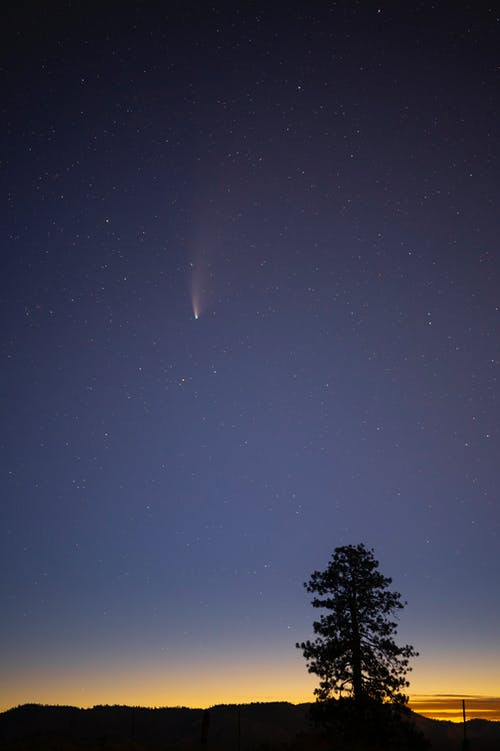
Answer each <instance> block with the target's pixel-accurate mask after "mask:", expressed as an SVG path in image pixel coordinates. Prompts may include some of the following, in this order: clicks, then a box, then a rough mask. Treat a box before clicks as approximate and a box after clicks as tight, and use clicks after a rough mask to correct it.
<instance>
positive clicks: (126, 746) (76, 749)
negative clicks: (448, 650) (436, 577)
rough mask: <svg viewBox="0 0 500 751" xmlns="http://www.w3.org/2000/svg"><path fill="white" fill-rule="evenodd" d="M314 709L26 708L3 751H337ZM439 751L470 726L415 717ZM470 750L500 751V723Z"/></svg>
mask: <svg viewBox="0 0 500 751" xmlns="http://www.w3.org/2000/svg"><path fill="white" fill-rule="evenodd" d="M309 708H310V705H309V704H300V705H293V704H288V703H286V702H277V703H268V704H260V703H258V704H244V705H241V706H240V707H238V706H236V705H227V706H226V705H223V706H217V707H212V708H211V709H210V710H209V711H208V712H206V711H205V710H202V709H186V708H183V707H177V708H168V709H144V708H141V707H121V706H104V707H94V708H92V709H77V708H75V707H60V706H57V707H51V706H43V705H38V704H26V705H23V706H21V707H16V708H15V709H10V710H8V711H7V712H3V713H0V751H35V750H36V751H49V750H50V751H101V750H102V751H194V750H195V749H196V750H197V751H198V749H200V751H329V750H330V749H334V747H333V745H332V743H330V744H327V743H326V742H325V741H324V740H323V739H322V737H321V734H320V732H319V731H318V730H316V729H315V728H314V727H313V726H311V724H310V722H309V719H308V718H309ZM412 719H413V721H414V722H415V725H416V726H417V728H418V729H419V730H421V731H422V732H423V733H424V735H425V736H426V738H427V739H428V740H429V741H430V743H431V748H432V749H433V751H461V749H462V740H463V726H462V725H457V724H454V723H451V722H442V721H437V720H430V719H427V718H425V717H421V716H419V715H415V714H412ZM467 737H468V740H469V749H470V751H493V750H495V751H498V749H500V722H488V721H487V720H471V721H469V722H468V723H467Z"/></svg>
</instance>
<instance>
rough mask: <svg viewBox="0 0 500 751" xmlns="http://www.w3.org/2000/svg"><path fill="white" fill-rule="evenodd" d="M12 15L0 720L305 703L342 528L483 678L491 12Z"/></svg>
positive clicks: (294, 8)
mask: <svg viewBox="0 0 500 751" xmlns="http://www.w3.org/2000/svg"><path fill="white" fill-rule="evenodd" d="M11 5H12V6H13V7H12V8H11V9H10V10H9V11H7V12H6V15H4V17H3V19H2V32H1V34H2V50H1V70H0V75H1V90H2V97H1V108H2V117H1V136H2V139H1V162H2V164H1V173H0V180H1V189H2V204H1V205H2V212H1V213H2V218H1V242H2V266H3V271H2V276H1V294H0V301H1V314H2V337H1V343H2V344H1V394H2V399H1V404H2V425H3V431H2V441H1V451H0V460H1V498H2V503H1V511H0V519H1V523H0V530H1V531H0V535H1V542H0V549H1V568H0V576H1V604H2V616H1V618H0V645H1V659H0V670H1V673H2V676H3V680H2V687H1V691H0V707H1V708H7V707H10V706H14V705H16V704H20V703H23V702H26V701H38V702H44V703H65V704H77V705H80V706H88V705H92V704H96V703H129V704H148V705H179V704H184V705H188V706H208V705H210V704H214V703H219V702H239V701H250V700H262V701H264V700H290V701H310V700H312V691H313V688H314V686H315V685H317V679H316V678H315V677H314V676H310V675H308V673H307V670H306V665H305V662H304V659H303V657H302V653H301V652H300V650H297V649H295V642H297V641H301V640H303V639H306V638H308V637H310V636H312V621H313V620H314V619H315V618H316V617H317V615H318V613H317V612H316V611H314V610H313V608H312V607H311V605H310V596H309V595H308V594H307V592H306V591H305V589H304V587H303V582H304V581H305V580H306V579H308V578H309V575H310V573H311V572H312V571H313V570H314V569H323V568H325V567H326V565H327V563H328V560H329V558H330V556H331V554H332V552H333V549H334V548H335V547H336V546H338V545H345V544H351V543H352V544H358V543H359V542H364V543H365V544H366V545H367V546H368V547H373V548H374V550H375V555H376V558H377V559H378V560H379V561H380V568H381V571H382V573H384V574H385V575H388V576H391V577H392V578H393V587H394V588H395V589H397V590H398V591H400V592H401V593H402V596H403V599H405V600H407V601H408V605H407V607H406V608H405V610H404V611H403V613H402V615H401V619H400V626H399V632H398V641H399V642H401V643H405V642H410V643H411V644H413V645H414V646H415V648H416V649H417V650H418V651H419V652H420V657H419V658H418V659H417V660H415V661H414V663H413V665H414V671H413V673H412V674H411V676H410V678H411V689H410V693H411V694H412V695H416V694H459V695H461V694H462V693H466V694H481V695H489V696H500V679H499V675H500V639H499V631H498V624H499V620H500V597H499V590H498V575H499V571H500V565H499V560H500V554H499V546H500V504H499V498H498V475H499V464H500V462H499V460H498V458H499V454H500V452H499V436H498V423H499V414H498V401H497V393H496V392H497V375H496V372H497V371H496V368H497V365H498V361H499V337H498V330H497V319H498V311H499V308H498V295H497V293H498V289H499V282H498V272H499V267H500V263H499V254H498V228H499V223H500V222H499V210H498V209H499V206H498V203H499V202H498V174H499V169H500V165H499V163H498V162H499V159H498V153H499V134H498V122H499V117H500V106H499V96H498V84H499V76H500V72H499V66H500V54H499V51H498V50H499V42H500V35H499V26H500V24H499V15H500V14H499V13H498V12H495V11H494V10H493V7H492V8H491V9H488V7H487V5H483V4H479V7H477V6H476V4H473V3H456V4H455V5H456V7H455V8H454V9H453V10H451V11H449V9H445V8H444V7H442V8H441V9H440V8H439V7H435V6H445V5H446V4H444V3H443V4H440V3H430V2H419V3H414V4H410V3H393V4H389V5H387V4H385V3H381V4H380V5H379V6H377V5H376V4H375V3H371V2H354V1H353V2H338V3H334V2H313V3H310V4H309V3H305V2H304V3H296V2H290V3H288V4H287V5H286V7H285V6H281V5H280V4H273V3H258V2H247V3H229V2H228V3H219V2H214V3H201V2H200V3H190V2H165V3H153V2H142V3H141V2H136V3H126V2H125V3H123V2H120V3H118V2H116V3H115V2H103V3H102V6H103V7H101V8H99V7H98V5H97V4H92V3H89V4H88V3H77V2H75V3H71V2H67V3H48V4H44V3H36V4H33V5H31V4H29V3H22V2H21V3H12V4H11ZM491 5H492V6H493V5H494V4H491ZM4 13H5V11H4Z"/></svg>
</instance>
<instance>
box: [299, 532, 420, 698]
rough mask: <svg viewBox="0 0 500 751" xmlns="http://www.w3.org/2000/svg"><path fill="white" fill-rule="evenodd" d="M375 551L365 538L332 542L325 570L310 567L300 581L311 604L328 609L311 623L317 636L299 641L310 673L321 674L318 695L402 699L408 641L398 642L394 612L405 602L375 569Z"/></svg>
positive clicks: (412, 653) (411, 651)
mask: <svg viewBox="0 0 500 751" xmlns="http://www.w3.org/2000/svg"><path fill="white" fill-rule="evenodd" d="M378 566H379V563H378V561H377V560H376V559H375V557H374V551H373V550H371V549H367V548H366V547H365V546H364V545H363V544H359V545H345V546H342V547H337V548H335V550H334V552H333V555H332V557H331V560H330V562H329V564H328V567H327V568H326V569H325V571H314V572H313V573H312V574H311V578H310V579H309V581H308V582H305V584H304V586H305V587H306V589H307V591H308V592H311V593H313V594H314V598H313V600H312V605H313V607H315V608H322V609H324V610H325V611H326V612H325V613H323V614H322V615H321V616H320V619H319V620H318V621H315V622H314V623H313V628H314V633H315V634H316V638H315V639H314V640H313V641H305V642H301V643H299V644H297V645H296V646H297V647H298V648H299V649H302V651H303V653H304V657H305V659H306V660H307V663H308V670H309V672H310V673H315V674H316V675H318V676H319V678H320V684H319V688H317V689H315V693H316V695H317V697H318V699H319V700H327V699H330V698H332V696H333V695H334V694H338V695H340V696H348V697H349V696H350V697H352V698H353V699H354V700H355V701H357V702H359V701H361V700H362V699H366V700H368V699H370V700H376V701H381V702H382V701H387V700H388V701H391V702H393V703H396V704H399V705H404V704H406V702H407V701H408V697H407V696H406V695H405V693H404V690H405V688H407V686H408V685H409V683H408V681H407V679H406V675H407V673H408V672H409V671H410V670H411V668H410V667H409V661H410V658H412V657H416V656H417V654H418V653H417V652H415V650H414V649H413V647H412V646H410V645H409V644H405V645H404V646H402V647H400V646H398V645H397V644H396V643H395V641H394V638H393V637H394V635H395V634H396V631H397V623H396V621H395V617H396V613H397V612H398V611H399V610H401V609H402V608H403V607H404V605H405V604H406V603H403V602H401V595H400V594H399V592H391V591H390V590H389V585H390V584H391V583H392V579H390V578H388V577H386V576H383V574H381V573H380V571H379V570H378Z"/></svg>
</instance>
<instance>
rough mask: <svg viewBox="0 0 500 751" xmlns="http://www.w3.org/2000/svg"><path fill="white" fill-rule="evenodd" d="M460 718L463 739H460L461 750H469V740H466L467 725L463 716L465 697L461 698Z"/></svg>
mask: <svg viewBox="0 0 500 751" xmlns="http://www.w3.org/2000/svg"><path fill="white" fill-rule="evenodd" d="M462 719H463V724H464V739H463V741H462V751H469V741H468V740H467V725H466V718H465V699H462Z"/></svg>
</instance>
